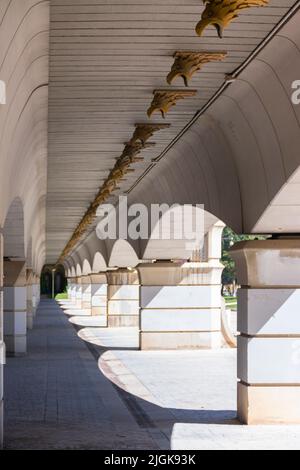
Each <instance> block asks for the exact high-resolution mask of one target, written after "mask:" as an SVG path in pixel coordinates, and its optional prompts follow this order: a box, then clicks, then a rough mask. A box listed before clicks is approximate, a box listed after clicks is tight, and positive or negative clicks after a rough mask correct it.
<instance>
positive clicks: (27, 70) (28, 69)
mask: <svg viewBox="0 0 300 470" xmlns="http://www.w3.org/2000/svg"><path fill="white" fill-rule="evenodd" d="M42 57H47V55H45V56H42ZM33 64H35V60H34V61H33V62H31V64H30V65H29V67H28V68H27V69H26V70H25V71H24V74H23V75H22V77H21V78H20V81H19V82H18V85H17V87H16V88H15V93H14V95H13V96H12V98H11V100H10V103H9V105H8V108H7V112H6V113H5V119H4V121H3V126H1V127H2V132H1V136H0V142H2V138H3V134H5V129H6V125H7V121H8V120H9V117H10V112H11V109H12V108H13V105H14V104H15V100H16V98H17V97H18V94H19V92H20V90H21V91H22V92H24V91H25V90H23V89H21V86H22V85H23V84H24V83H25V85H27V82H26V81H25V79H26V77H27V74H28V72H29V71H30V68H31V66H32V65H33ZM47 85H49V83H47ZM31 86H32V84H31V83H28V88H29V87H31ZM36 88H38V87H36ZM36 88H35V89H36ZM33 91H34V90H33ZM21 114H22V111H21V112H20V114H19V116H20V115H21Z"/></svg>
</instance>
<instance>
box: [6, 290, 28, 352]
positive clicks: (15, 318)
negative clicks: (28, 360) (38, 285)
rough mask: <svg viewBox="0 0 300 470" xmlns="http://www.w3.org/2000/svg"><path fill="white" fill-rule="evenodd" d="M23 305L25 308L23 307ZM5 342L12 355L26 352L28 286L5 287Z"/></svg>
mask: <svg viewBox="0 0 300 470" xmlns="http://www.w3.org/2000/svg"><path fill="white" fill-rule="evenodd" d="M22 307H23V308H22ZM3 320H4V342H5V344H6V352H7V354H8V355H10V356H20V355H24V354H26V343H27V341H26V334H27V309H26V287H25V286H24V287H4V312H3Z"/></svg>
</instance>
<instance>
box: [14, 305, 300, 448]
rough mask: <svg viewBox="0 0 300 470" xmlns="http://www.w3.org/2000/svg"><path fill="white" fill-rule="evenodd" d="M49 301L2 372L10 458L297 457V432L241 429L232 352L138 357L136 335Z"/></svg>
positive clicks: (144, 354) (275, 428) (298, 429)
mask: <svg viewBox="0 0 300 470" xmlns="http://www.w3.org/2000/svg"><path fill="white" fill-rule="evenodd" d="M62 307H63V309H64V312H63V310H62V309H61V308H60V307H59V306H58V305H57V304H56V303H55V302H53V301H49V300H43V301H42V302H41V304H40V308H39V311H38V315H37V317H36V319H35V324H34V329H33V330H32V331H30V332H29V334H28V345H29V347H28V355H27V356H26V357H24V358H16V359H13V358H11V359H8V364H7V366H6V368H5V396H6V399H5V447H6V448H10V449H22V448H23V449H110V450H117V449H148V450H152V449H169V448H172V449H259V448H262V449H265V448H269V449H277V448H283V449H290V448H291V449H300V426H255V427H252V426H241V425H240V424H239V423H238V422H237V421H236V419H235V416H236V411H235V410H236V371H235V369H236V365H235V364H236V355H235V350H230V349H223V350H219V351H173V352H167V351H166V352H141V351H138V350H137V334H138V332H137V330H136V329H130V328H129V329H126V328H114V329H106V328H105V329H103V328H102V329H101V328H99V319H97V318H95V317H94V318H92V317H88V316H87V315H86V312H84V311H80V310H78V309H76V308H73V307H72V305H71V304H70V303H68V302H65V303H64V302H62Z"/></svg>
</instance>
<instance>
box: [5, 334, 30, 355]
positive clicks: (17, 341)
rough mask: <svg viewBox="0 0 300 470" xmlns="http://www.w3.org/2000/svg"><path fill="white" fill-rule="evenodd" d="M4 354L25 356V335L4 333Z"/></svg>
mask: <svg viewBox="0 0 300 470" xmlns="http://www.w3.org/2000/svg"><path fill="white" fill-rule="evenodd" d="M4 342H5V345H6V354H7V356H9V357H18V356H25V355H26V353H27V337H26V335H4Z"/></svg>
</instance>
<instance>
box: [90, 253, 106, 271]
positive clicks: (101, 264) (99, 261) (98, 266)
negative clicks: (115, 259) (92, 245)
mask: <svg viewBox="0 0 300 470" xmlns="http://www.w3.org/2000/svg"><path fill="white" fill-rule="evenodd" d="M106 269H107V264H106V262H105V259H104V256H103V255H102V253H100V252H99V251H96V253H95V254H94V257H93V263H92V272H93V273H99V272H101V271H106Z"/></svg>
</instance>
